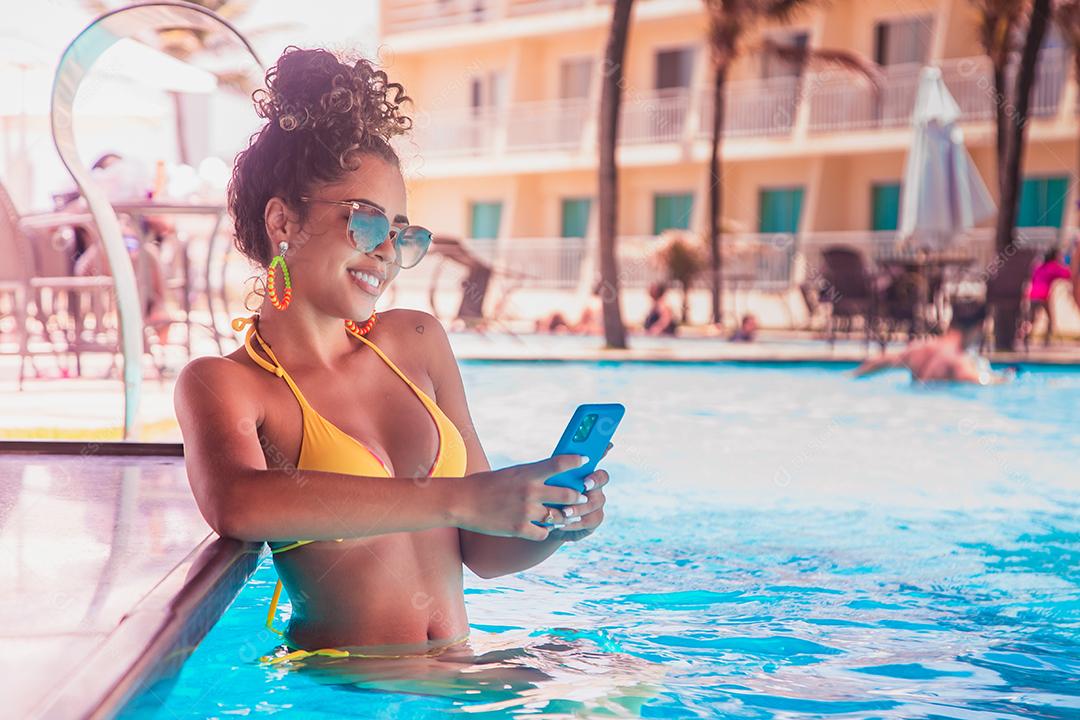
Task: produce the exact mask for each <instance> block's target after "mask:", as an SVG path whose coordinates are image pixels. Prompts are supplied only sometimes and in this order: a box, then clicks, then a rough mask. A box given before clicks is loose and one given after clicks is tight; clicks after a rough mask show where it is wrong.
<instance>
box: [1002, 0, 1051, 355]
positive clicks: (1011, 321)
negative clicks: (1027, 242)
mask: <svg viewBox="0 0 1080 720" xmlns="http://www.w3.org/2000/svg"><path fill="white" fill-rule="evenodd" d="M1049 19H1050V0H1034V6H1033V7H1032V11H1031V21H1030V23H1029V24H1028V31H1027V37H1025V38H1024V50H1023V52H1022V54H1021V56H1020V67H1019V68H1018V69H1017V73H1016V83H1015V86H1014V88H1015V92H1014V93H1013V97H1012V100H1013V103H1014V107H1015V112H1014V113H1013V122H1012V123H1011V124H1010V126H1009V130H1010V131H1011V132H1009V133H1008V134H1007V135H1006V147H1005V167H1004V171H1005V176H1004V177H1003V178H1002V182H1001V203H1000V206H999V208H998V217H997V227H996V228H995V245H996V247H997V251H998V254H999V256H1011V255H1012V254H1013V253H1014V252H1015V251H1014V249H1013V248H1012V245H1013V243H1014V239H1015V238H1014V236H1015V232H1016V216H1017V212H1018V207H1017V205H1018V201H1019V195H1020V168H1021V166H1022V164H1023V158H1024V135H1025V133H1026V131H1027V119H1028V108H1029V107H1030V105H1031V91H1032V89H1033V87H1034V85H1035V66H1036V63H1037V62H1038V60H1039V49H1040V48H1041V47H1042V41H1043V38H1044V37H1045V35H1046V28H1047V25H1048V24H1049ZM1019 300H1020V298H1019V297H1018V298H1017V302H1016V306H1015V307H1012V306H1009V307H1005V308H1001V309H1000V310H999V311H998V313H997V316H996V317H995V319H994V339H995V345H996V347H997V348H998V349H1001V350H1012V349H1013V342H1014V340H1015V337H1016V320H1017V318H1018V317H1019V312H1020V303H1019Z"/></svg>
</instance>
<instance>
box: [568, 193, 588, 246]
mask: <svg viewBox="0 0 1080 720" xmlns="http://www.w3.org/2000/svg"><path fill="white" fill-rule="evenodd" d="M591 206H592V200H590V199H589V198H563V200H562V236H563V237H564V238H583V237H585V232H586V231H587V230H588V228H589V210H590V207H591Z"/></svg>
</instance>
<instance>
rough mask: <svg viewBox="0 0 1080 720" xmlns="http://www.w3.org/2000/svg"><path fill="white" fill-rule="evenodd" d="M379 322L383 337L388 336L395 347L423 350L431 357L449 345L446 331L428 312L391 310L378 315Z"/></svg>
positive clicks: (409, 309) (402, 309) (408, 309)
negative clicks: (381, 325) (382, 329)
mask: <svg viewBox="0 0 1080 720" xmlns="http://www.w3.org/2000/svg"><path fill="white" fill-rule="evenodd" d="M379 322H380V323H382V324H383V328H384V330H385V331H388V332H385V333H384V334H383V337H386V336H390V340H391V342H393V343H394V344H395V345H401V346H408V347H410V348H417V347H419V348H423V349H424V350H425V351H429V352H430V353H431V354H432V355H434V354H437V353H439V352H441V351H442V346H444V345H449V339H448V338H447V336H446V329H445V328H444V327H443V325H442V323H441V322H439V319H438V318H436V317H435V316H434V315H432V314H431V313H429V312H425V311H423V310H413V309H411V308H393V309H392V310H387V311H385V312H380V313H379Z"/></svg>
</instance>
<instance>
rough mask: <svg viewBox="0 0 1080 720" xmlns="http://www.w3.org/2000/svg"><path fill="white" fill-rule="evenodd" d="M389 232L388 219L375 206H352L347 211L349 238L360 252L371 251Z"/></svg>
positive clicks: (381, 242) (380, 243)
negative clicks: (348, 211) (349, 211)
mask: <svg viewBox="0 0 1080 720" xmlns="http://www.w3.org/2000/svg"><path fill="white" fill-rule="evenodd" d="M389 232H390V221H389V220H387V219H386V216H385V215H383V214H382V213H381V212H379V211H378V210H377V209H376V208H371V207H366V206H364V205H361V206H360V207H357V208H353V210H352V212H351V213H349V239H350V240H352V243H353V245H355V246H356V249H357V250H359V251H360V252H366V253H367V252H371V251H372V250H374V249H375V248H377V247H379V246H380V245H382V244H383V241H384V240H386V235H387V233H389Z"/></svg>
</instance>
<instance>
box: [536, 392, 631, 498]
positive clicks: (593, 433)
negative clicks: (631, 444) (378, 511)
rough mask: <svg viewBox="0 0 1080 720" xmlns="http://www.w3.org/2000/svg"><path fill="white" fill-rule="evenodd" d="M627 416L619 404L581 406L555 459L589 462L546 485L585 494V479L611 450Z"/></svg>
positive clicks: (556, 449)
mask: <svg viewBox="0 0 1080 720" xmlns="http://www.w3.org/2000/svg"><path fill="white" fill-rule="evenodd" d="M625 412H626V408H624V407H623V406H622V405H620V404H619V403H588V404H585V405H579V406H578V409H577V410H575V411H574V415H573V417H571V418H570V422H569V423H568V424H567V426H566V430H564V431H563V434H562V437H561V438H559V443H558V444H557V445H556V446H555V452H553V453H552V455H564V454H571V455H585V456H587V457H588V458H589V462H587V463H585V464H584V465H582V466H581V467H579V468H574V469H572V470H566V471H564V472H561V473H559V474H558V475H552V476H551V477H549V478H548V479H547V480H545V481H544V484H545V485H558V486H559V487H568V488H572V489H574V490H577V491H578V492H580V493H583V492H585V476H586V475H588V474H589V473H591V472H592V471H593V470H595V469H596V464H597V463H599V462H600V458H601V457H602V456H603V455H604V452H605V451H606V450H607V446H608V443H609V442H611V436H612V435H614V434H615V428H617V427H618V426H619V421H621V420H622V418H623V414H624V413H625Z"/></svg>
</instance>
